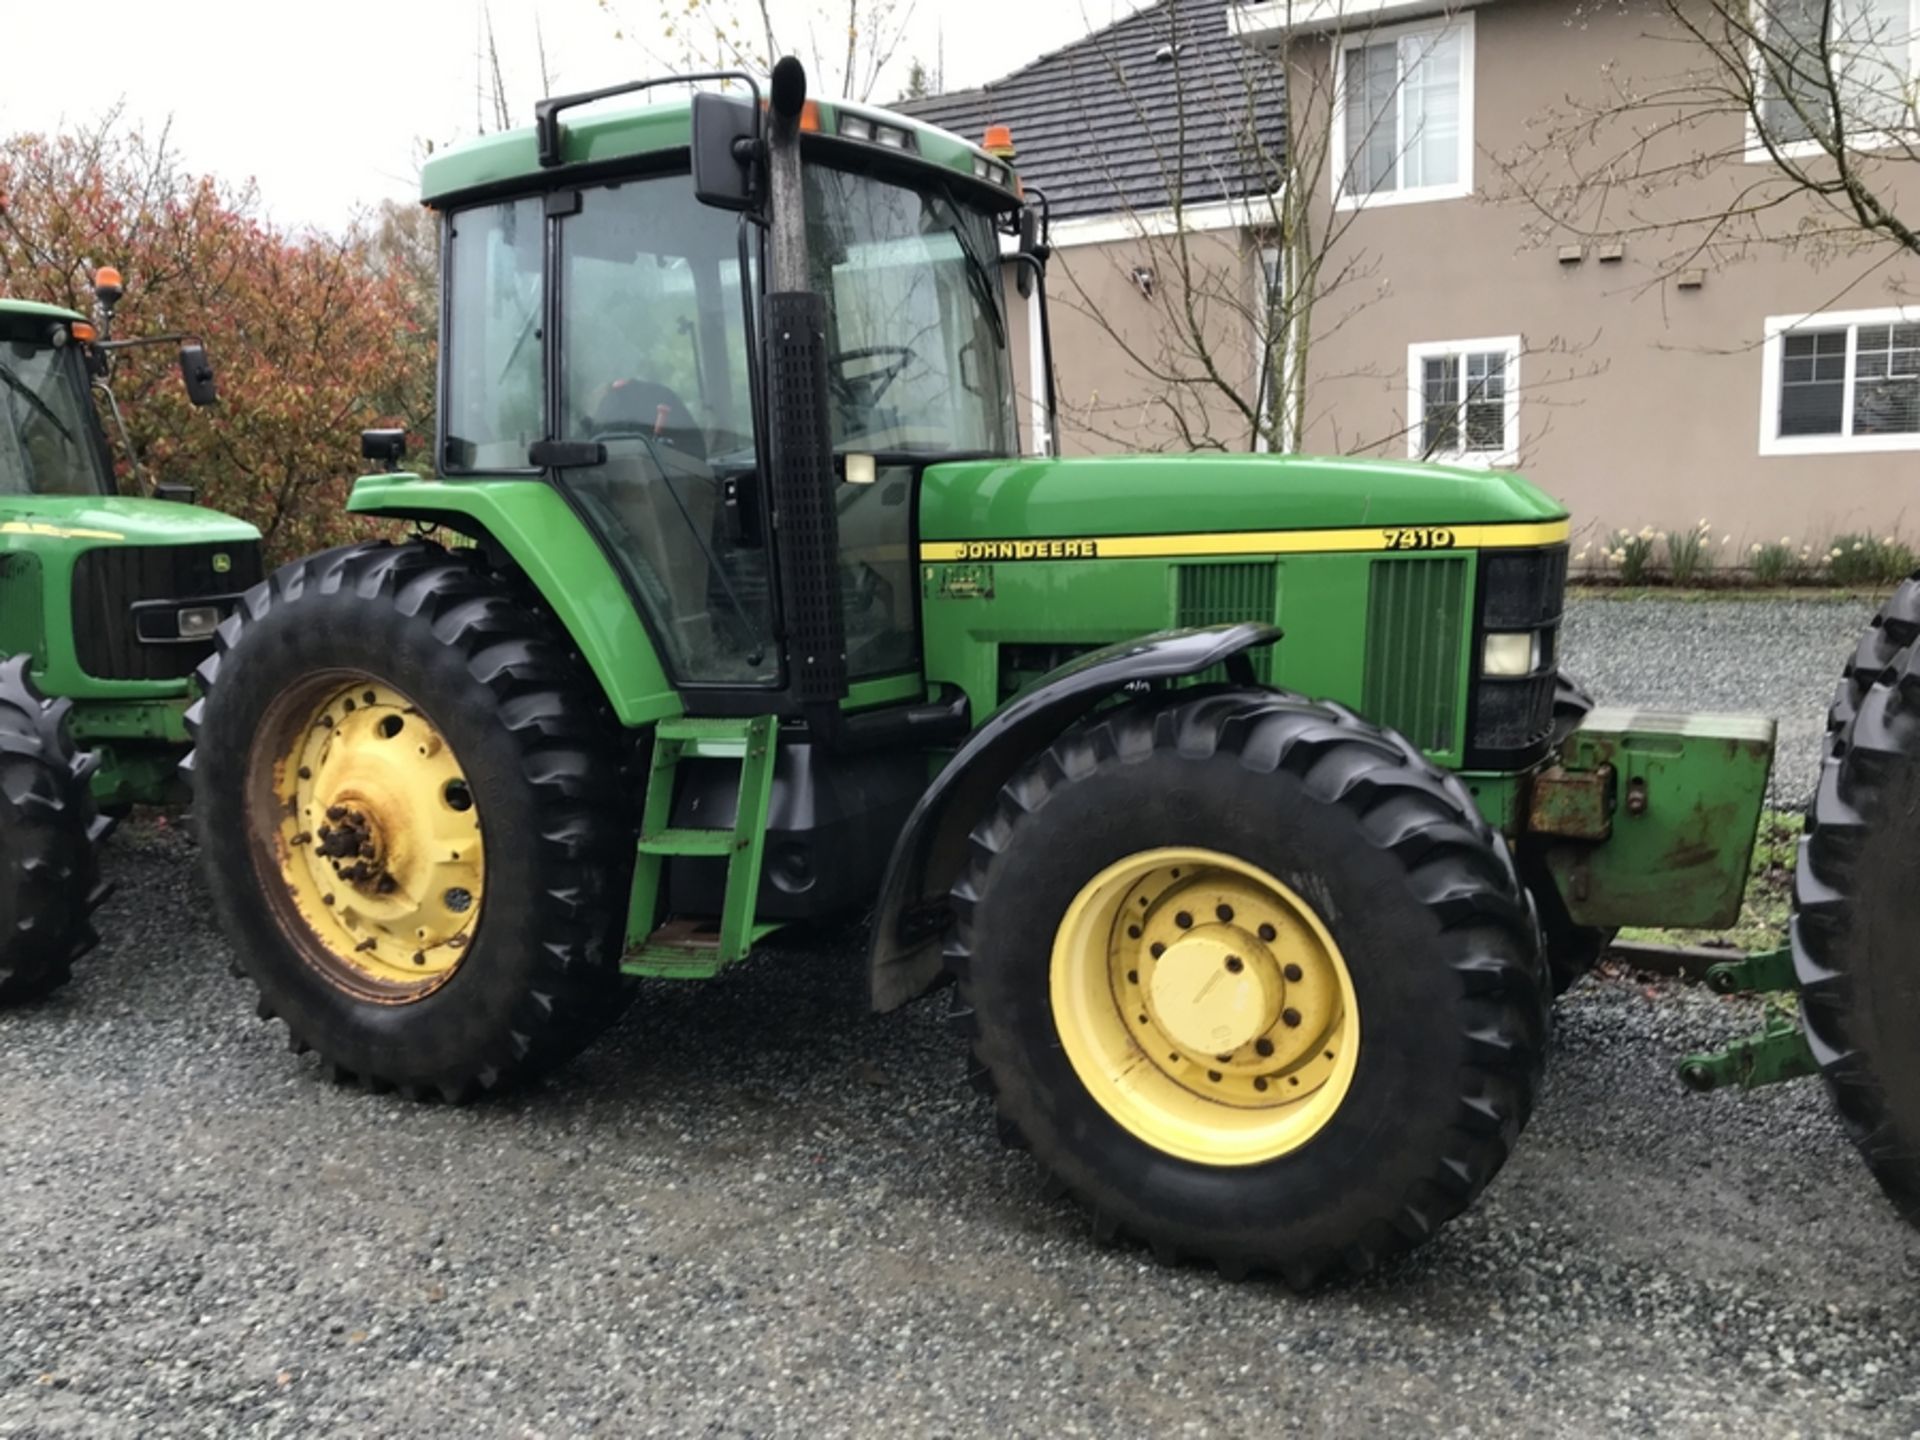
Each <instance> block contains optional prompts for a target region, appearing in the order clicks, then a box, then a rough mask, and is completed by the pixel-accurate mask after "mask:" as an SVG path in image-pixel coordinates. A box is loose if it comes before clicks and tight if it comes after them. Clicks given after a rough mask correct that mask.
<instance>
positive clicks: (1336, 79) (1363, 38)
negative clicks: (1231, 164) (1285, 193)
mask: <svg viewBox="0 0 1920 1440" xmlns="http://www.w3.org/2000/svg"><path fill="white" fill-rule="evenodd" d="M1448 30H1457V31H1458V32H1459V34H1460V141H1459V144H1460V163H1459V178H1458V179H1456V180H1454V181H1453V182H1451V183H1450V184H1446V185H1416V186H1412V187H1408V188H1402V189H1397V190H1375V191H1373V192H1372V193H1371V194H1367V195H1349V194H1347V193H1346V183H1347V159H1348V146H1347V52H1348V51H1350V50H1364V49H1366V48H1368V47H1369V46H1373V45H1385V44H1387V43H1388V42H1392V43H1394V44H1396V45H1397V44H1398V43H1399V42H1400V41H1401V40H1402V39H1404V38H1405V37H1406V36H1408V35H1418V34H1428V35H1436V36H1437V35H1441V34H1444V33H1445V32H1446V31H1448ZM1338 42H1339V43H1338V44H1337V45H1336V46H1335V47H1334V51H1333V61H1332V63H1333V141H1332V143H1333V155H1332V157H1331V158H1332V160H1333V163H1332V164H1331V165H1329V166H1328V167H1327V168H1328V169H1329V170H1330V171H1331V172H1332V175H1333V208H1334V209H1336V210H1358V209H1360V208H1362V207H1372V206H1375V205H1419V204H1424V203H1426V202H1428V201H1432V200H1461V199H1464V198H1466V197H1467V196H1469V195H1471V194H1473V130H1474V113H1473V108H1474V107H1473V57H1474V50H1475V45H1474V30H1473V12H1472V11H1471V10H1467V11H1462V12H1460V13H1459V14H1452V15H1444V16H1442V17H1440V18H1439V19H1437V20H1416V21H1413V22H1411V23H1409V24H1406V25H1386V26H1380V27H1378V28H1375V29H1367V30H1355V31H1351V32H1349V33H1345V34H1342V35H1340V36H1339V37H1338ZM1395 110H1396V113H1397V114H1400V115H1403V116H1404V115H1405V113H1406V112H1405V110H1404V108H1402V106H1401V102H1400V101H1399V99H1398V98H1396V100H1395ZM1404 150H1405V146H1404V145H1402V153H1403V154H1404Z"/></svg>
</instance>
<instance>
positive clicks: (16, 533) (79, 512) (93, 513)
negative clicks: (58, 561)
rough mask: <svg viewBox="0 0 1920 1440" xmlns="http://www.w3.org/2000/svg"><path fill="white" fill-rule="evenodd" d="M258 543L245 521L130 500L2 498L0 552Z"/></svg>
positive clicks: (196, 508) (194, 507)
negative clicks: (64, 546) (25, 546)
mask: <svg viewBox="0 0 1920 1440" xmlns="http://www.w3.org/2000/svg"><path fill="white" fill-rule="evenodd" d="M259 538H260V532H259V531H258V530H256V529H254V527H253V526H251V525H249V524H247V522H246V521H244V520H236V519H234V518H233V517H232V516H231V515H223V514H221V513H220V512H219V511H218V510H208V509H205V508H203V507H201V506H199V505H182V504H180V503H179V502H178V501H175V500H149V499H145V498H137V497H133V496H126V495H0V549H14V548H18V547H19V546H20V542H21V541H23V540H28V541H31V540H36V539H37V540H39V541H41V542H46V541H60V540H66V541H71V542H74V543H75V544H76V545H77V546H78V547H80V548H83V549H92V548H94V547H96V546H102V545H110V544H115V543H120V544H127V545H206V544H220V543H223V542H225V543H231V544H239V543H241V542H244V541H249V540H255V541H257V540H258V539H259Z"/></svg>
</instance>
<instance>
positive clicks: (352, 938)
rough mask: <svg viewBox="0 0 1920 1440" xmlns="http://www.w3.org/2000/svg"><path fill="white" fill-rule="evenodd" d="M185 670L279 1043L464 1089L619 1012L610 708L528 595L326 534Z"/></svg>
mask: <svg viewBox="0 0 1920 1440" xmlns="http://www.w3.org/2000/svg"><path fill="white" fill-rule="evenodd" d="M200 677H201V681H202V684H203V686H204V687H205V690H206V695H205V698H204V699H203V700H202V701H201V702H200V703H199V704H197V705H196V706H195V707H194V709H193V710H192V712H190V714H189V716H188V720H189V724H190V726H191V728H192V730H193V733H194V739H195V749H194V752H193V755H192V756H191V757H190V759H189V762H188V763H189V765H190V766H191V768H192V771H193V775H194V792H195V799H194V809H195V819H196V822H197V824H198V826H199V831H200V841H201V848H202V850H203V852H204V854H205V856H206V861H207V873H208V879H209V882H210V884H211V885H212V888H213V893H214V900H215V906H216V909H217V911H218V913H219V916H220V919H221V921H222V922H223V924H224V926H225V929H226V932H227V935H228V937H229V939H230V940H231V942H232V944H233V947H234V952H235V955H236V956H237V959H238V965H239V969H240V970H241V972H242V973H244V974H245V975H246V976H247V977H248V978H250V979H251V980H252V981H253V983H254V984H255V986H256V987H257V988H258V990H259V992H260V1013H261V1015H262V1017H263V1018H268V1019H271V1018H275V1017H278V1018H279V1019H281V1020H283V1021H284V1022H285V1023H286V1026H287V1030H288V1032H289V1036H290V1040H291V1044H292V1046H293V1048H294V1049H295V1050H296V1051H304V1050H308V1049H312V1050H315V1051H317V1052H318V1053H319V1055H320V1057H321V1059H322V1060H323V1061H324V1062H325V1064H326V1065H327V1067H328V1068H329V1069H330V1070H331V1072H332V1073H333V1075H334V1078H336V1079H337V1080H354V1079H357V1080H359V1081H361V1082H362V1083H364V1084H365V1085H367V1086H368V1087H369V1088H373V1089H384V1088H388V1087H397V1088H399V1089H400V1090H401V1091H402V1092H403V1093H405V1094H407V1095H409V1096H412V1097H415V1098H433V1097H439V1098H444V1099H447V1100H454V1101H459V1100H466V1099H468V1098H471V1097H472V1096H474V1095H476V1094H479V1093H481V1092H483V1091H489V1090H492V1089H495V1088H496V1087H498V1086H502V1085H505V1084H507V1083H508V1082H509V1081H511V1080H514V1079H516V1078H518V1077H521V1076H524V1075H527V1074H530V1073H534V1072H537V1071H539V1070H541V1069H543V1068H545V1067H548V1066H551V1065H554V1064H557V1063H559V1062H561V1061H563V1060H565V1059H567V1058H569V1057H571V1056H572V1055H573V1054H575V1053H576V1052H577V1051H579V1050H580V1049H581V1048H583V1047H584V1046H585V1045H586V1044H587V1043H588V1041H589V1040H591V1039H592V1037H593V1036H594V1035H595V1034H597V1033H598V1031H599V1030H600V1029H601V1028H603V1026H604V1025H605V1023H606V1022H607V1020H608V1018H609V1017H610V1016H611V1015H613V1014H615V1013H617V1011H618V1006H619V1002H620V1000H621V998H622V995H623V987H622V985H621V980H620V975H619V959H620V942H621V939H622V926H623V924H624V920H625V911H626V900H627V882H628V879H629V877H630V875H631V873H632V865H633V855H634V851H633V835H632V832H631V830H630V829H629V828H628V825H627V821H626V818H625V817H626V815H627V814H628V813H629V812H628V808H627V807H626V806H625V805H624V804H623V796H624V791H625V786H624V783H623V777H622V773H621V759H620V756H621V746H622V736H621V731H620V729H619V726H618V725H617V723H616V722H615V720H614V718H613V716H612V714H611V713H610V712H609V711H608V709H607V706H606V704H605V702H604V699H603V697H602V696H601V694H600V691H599V688H598V686H597V685H596V684H595V682H594V681H593V678H592V676H591V675H590V674H589V673H588V672H587V670H586V668H585V666H584V665H583V664H582V663H581V662H580V660H579V659H578V657H577V656H575V655H574V654H573V653H571V651H570V649H569V647H568V645H567V641H566V636H565V634H564V632H562V631H561V630H560V628H559V627H558V626H557V625H556V624H555V623H554V622H552V621H551V620H550V619H548V618H547V617H546V616H545V615H544V613H542V612H541V611H539V610H538V609H537V608H535V607H534V606H533V605H532V604H530V603H529V601H528V598H527V597H524V596H522V595H519V594H515V593H510V592H509V590H508V588H507V582H506V581H505V580H504V579H503V578H502V577H500V576H498V575H495V574H492V573H490V572H489V571H488V570H487V569H486V568H485V566H484V565H483V564H482V562H481V561H480V560H479V559H478V558H477V557H476V556H474V555H471V554H458V553H456V554H449V553H448V552H446V551H444V550H441V549H440V548H439V547H438V546H434V545H429V544H424V543H413V544H407V545H399V546H394V545H388V544H384V543H381V544H373V545H362V546H354V547H350V548H347V549H343V550H335V551H330V552H328V553H326V554H322V555H316V556H313V557H310V558H308V559H305V560H300V561H296V562H294V563H293V564H291V565H287V566H285V567H283V568H282V569H281V570H279V571H278V572H277V573H276V574H274V575H273V576H272V577H271V578H270V579H269V580H268V581H267V582H266V583H265V584H264V585H259V586H256V587H255V588H254V589H253V590H251V591H249V592H248V593H247V595H246V597H245V599H244V601H243V602H242V604H241V605H240V607H239V610H238V612H237V613H236V615H235V616H234V617H232V618H231V619H229V620H228V621H227V623H226V624H224V625H223V626H222V627H221V630H220V634H219V641H218V648H217V652H216V654H215V655H214V656H213V657H212V658H211V659H209V660H208V661H207V662H206V663H205V664H204V665H203V666H202V667H201V670H200ZM296 776H297V778H295V777H296ZM415 936H418V937H419V938H418V939H417V940H416V939H415V938H414V937H415ZM356 937H358V938H356ZM416 967H417V968H416Z"/></svg>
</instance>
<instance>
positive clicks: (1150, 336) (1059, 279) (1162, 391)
mask: <svg viewBox="0 0 1920 1440" xmlns="http://www.w3.org/2000/svg"><path fill="white" fill-rule="evenodd" d="M1062 229H1063V232H1065V233H1067V234H1069V235H1070V232H1066V227H1062ZM1182 244H1184V246H1185V252H1186V253H1185V257H1184V258H1185V265H1186V266H1187V267H1188V268H1189V269H1190V270H1191V271H1192V272H1193V273H1194V274H1195V275H1196V276H1197V277H1198V279H1197V280H1196V282H1195V284H1194V286H1193V289H1194V291H1195V294H1196V305H1195V307H1194V308H1195V314H1196V317H1197V322H1198V323H1197V330H1198V334H1199V336H1200V337H1201V338H1200V339H1199V340H1198V341H1196V340H1194V339H1192V338H1190V336H1189V334H1188V332H1187V330H1186V326H1185V323H1184V321H1185V312H1186V307H1185V305H1184V303H1183V300H1182V295H1181V288H1180V283H1179V278H1178V277H1179V274H1180V272H1181V268H1182V266H1181V257H1180V255H1179V254H1178V253H1177V249H1176V247H1178V246H1180V245H1182ZM1257 262H1258V253H1257V251H1255V250H1250V249H1249V246H1248V241H1247V238H1246V236H1245V234H1244V233H1243V232H1242V231H1241V230H1239V229H1238V228H1234V229H1226V230H1215V231H1207V232H1204V233H1199V234H1193V235H1189V236H1187V237H1186V238H1185V240H1184V242H1182V241H1181V240H1179V239H1177V238H1170V237H1167V236H1156V235H1139V236H1137V237H1135V238H1127V239H1120V240H1109V241H1099V242H1096V243H1090V244H1075V243H1063V244H1057V246H1056V248H1055V251H1054V254H1053V258H1052V260H1051V262H1050V264H1049V267H1048V276H1047V294H1048V297H1049V305H1050V311H1049V314H1050V325H1051V329H1052V334H1053V353H1054V368H1055V380H1056V387H1057V392H1058V403H1059V410H1060V432H1061V434H1060V438H1061V453H1062V454H1066V455H1098V454H1112V453H1116V452H1122V451H1139V450H1187V449H1200V448H1209V447H1211V448H1227V449H1236V450H1244V449H1248V448H1250V446H1251V430H1250V427H1249V426H1248V425H1247V423H1246V420H1245V417H1244V415H1243V414H1242V412H1241V411H1240V410H1238V409H1237V408H1236V407H1235V406H1234V405H1233V404H1232V403H1231V402H1230V401H1229V400H1228V399H1227V397H1226V396H1225V394H1223V393H1220V392H1219V391H1217V390H1214V389H1213V388H1212V387H1210V386H1198V387H1189V386H1183V385H1179V384H1175V383H1169V382H1168V381H1167V380H1166V379H1164V378H1162V377H1165V376H1167V375H1170V374H1180V375H1193V374H1198V373H1200V370H1201V364H1200V358H1201V357H1202V356H1205V357H1206V358H1208V359H1210V360H1211V361H1212V362H1213V363H1214V364H1215V365H1216V366H1217V367H1218V369H1219V371H1220V373H1221V375H1222V378H1223V379H1225V380H1226V381H1227V383H1228V385H1229V386H1230V387H1232V388H1233V389H1234V390H1235V391H1237V393H1239V394H1241V395H1242V396H1251V395H1252V394H1253V393H1254V392H1255V391H1256V389H1257V381H1256V379H1255V376H1254V365H1255V343H1254V331H1253V329H1252V327H1251V325H1250V324H1249V320H1248V315H1247V310H1246V307H1247V306H1248V304H1249V303H1250V302H1251V300H1252V298H1253V296H1254V295H1255V294H1257V293H1258V292H1257V290H1256V288H1255V287H1256V272H1255V270H1254V268H1253V267H1254V266H1255V265H1256V264H1257ZM1136 268H1144V269H1147V270H1151V271H1152V272H1153V276H1154V280H1153V294H1152V296H1151V297H1150V296H1148V295H1145V294H1143V293H1142V292H1141V289H1140V287H1139V285H1138V284H1136V282H1135V280H1134V279H1133V271H1134V270H1135V269H1136ZM1228 295H1231V296H1232V297H1233V303H1232V304H1229V303H1227V301H1226V297H1227V296H1228ZM1007 296H1008V308H1009V313H1010V315H1011V316H1012V318H1013V324H1012V326H1011V327H1010V332H1011V333H1010V336H1009V339H1010V343H1011V347H1012V354H1013V356H1014V365H1015V370H1016V374H1015V383H1016V388H1017V389H1018V391H1019V393H1020V397H1021V405H1020V425H1021V438H1022V441H1023V442H1024V443H1026V444H1027V446H1028V448H1032V442H1031V437H1030V433H1029V416H1030V413H1031V407H1030V406H1029V405H1028V403H1027V400H1028V396H1029V393H1030V380H1029V369H1028V364H1027V360H1026V358H1025V357H1026V355H1027V353H1028V352H1027V344H1028V322H1027V305H1026V302H1025V301H1023V300H1022V299H1021V298H1020V297H1019V295H1018V293H1017V292H1016V291H1015V290H1014V288H1013V286H1012V284H1011V283H1009V284H1008V286H1007Z"/></svg>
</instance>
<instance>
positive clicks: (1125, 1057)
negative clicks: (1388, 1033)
mask: <svg viewBox="0 0 1920 1440" xmlns="http://www.w3.org/2000/svg"><path fill="white" fill-rule="evenodd" d="M1051 988H1052V996H1053V1019H1054V1025H1055V1027H1056V1028H1057V1030H1058V1031H1059V1034H1060V1041H1061V1044H1062V1046H1063V1047H1064V1048H1065V1050H1066V1053H1067V1058H1068V1060H1069V1061H1070V1062H1071V1063H1072V1065H1073V1068H1074V1072H1075V1073H1076V1074H1077V1075H1078V1076H1079V1077H1080V1080H1081V1083H1082V1084H1084V1085H1085V1086H1086V1087H1087V1090H1088V1092H1089V1093H1090V1094H1091V1095H1092V1096H1093V1098H1094V1099H1095V1100H1096V1101H1098V1102H1099V1104H1100V1107H1101V1108H1102V1109H1103V1110H1105V1111H1106V1112H1107V1114H1109V1115H1111V1116H1112V1117H1113V1118H1114V1119H1115V1120H1116V1121H1118V1122H1119V1123H1120V1124H1121V1125H1122V1126H1123V1127H1125V1128H1126V1130H1127V1131H1128V1132H1129V1133H1131V1134H1133V1135H1134V1136H1136V1137H1138V1138H1139V1139H1141V1140H1143V1141H1145V1142H1146V1143H1147V1144H1149V1145H1151V1146H1153V1147H1154V1149H1156V1150H1160V1151H1162V1152H1164V1153H1166V1154H1168V1155H1174V1156H1178V1157H1179V1158H1180V1159H1183V1160H1191V1161H1195V1162H1197V1163H1199V1164H1202V1165H1254V1164H1258V1163H1260V1162H1261V1161H1265V1160H1271V1159H1273V1158H1274V1157H1275V1156H1279V1155H1284V1154H1286V1153H1287V1152H1288V1151H1290V1150H1294V1149H1297V1148H1298V1147H1300V1146H1301V1145H1304V1144H1306V1142H1307V1141H1309V1140H1311V1139H1312V1138H1313V1137H1314V1136H1315V1135H1317V1134H1319V1133H1320V1131H1321V1130H1322V1129H1324V1128H1325V1127H1326V1125H1327V1122H1328V1121H1330V1120H1331V1119H1332V1118H1333V1116H1334V1114H1335V1113H1336V1112H1337V1111H1338V1110H1339V1108H1340V1105H1341V1103H1342V1102H1343V1101H1344V1100H1345V1099H1346V1095H1347V1089H1348V1087H1349V1086H1350V1085H1351V1084H1352V1082H1353V1072H1354V1066H1355V1064H1356V1063H1357V1061H1358V1059H1359V1054H1360V1012H1359V1008H1358V1006H1357V1004H1356V1002H1355V1000H1354V994H1353V979H1352V977H1351V976H1350V975H1349V974H1348V973H1347V965H1346V961H1345V959H1344V958H1342V956H1341V954H1340V947H1339V946H1338V945H1336V944H1335V943H1334V940H1333V937H1332V935H1330V934H1329V933H1328V932H1327V928H1326V926H1325V925H1324V924H1323V923H1322V922H1321V920H1320V917H1319V915H1318V914H1316V913H1315V911H1314V909H1313V907H1312V906H1311V905H1309V904H1307V902H1306V901H1305V900H1303V899H1301V897H1300V896H1299V895H1297V894H1295V893H1294V892H1293V891H1292V890H1291V889H1289V888H1288V887H1287V886H1285V885H1283V884H1281V883H1280V881H1278V880H1276V879H1274V877H1273V876H1271V875H1269V874H1268V873H1267V872H1266V871H1264V870H1262V869H1260V868H1259V867H1258V866H1255V865H1249V864H1248V863H1247V862H1246V861H1244V860H1239V859H1236V858H1234V857H1233V856H1231V855H1223V854H1221V853H1220V852H1218V851H1215V850H1193V849H1185V848H1174V849H1165V850H1144V851H1141V852H1139V853H1138V854H1135V855H1130V856H1128V857H1127V858H1126V859H1124V860H1120V861H1117V862H1116V863H1114V864H1112V865H1109V866H1108V867H1107V868H1106V869H1104V870H1102V871H1101V872H1100V873H1099V874H1098V875H1096V876H1094V877H1093V879H1092V880H1090V881H1088V882H1087V884H1086V886H1085V887H1084V888H1083V889H1082V890H1081V891H1080V893H1079V894H1078V895H1077V896H1075V897H1074V901H1073V904H1072V905H1070V906H1069V907H1068V908H1067V913H1066V916H1065V918H1063V919H1062V920H1061V922H1060V928H1059V929H1058V931H1057V932H1056V933H1055V936H1054V943H1053V963H1052V969H1051Z"/></svg>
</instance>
